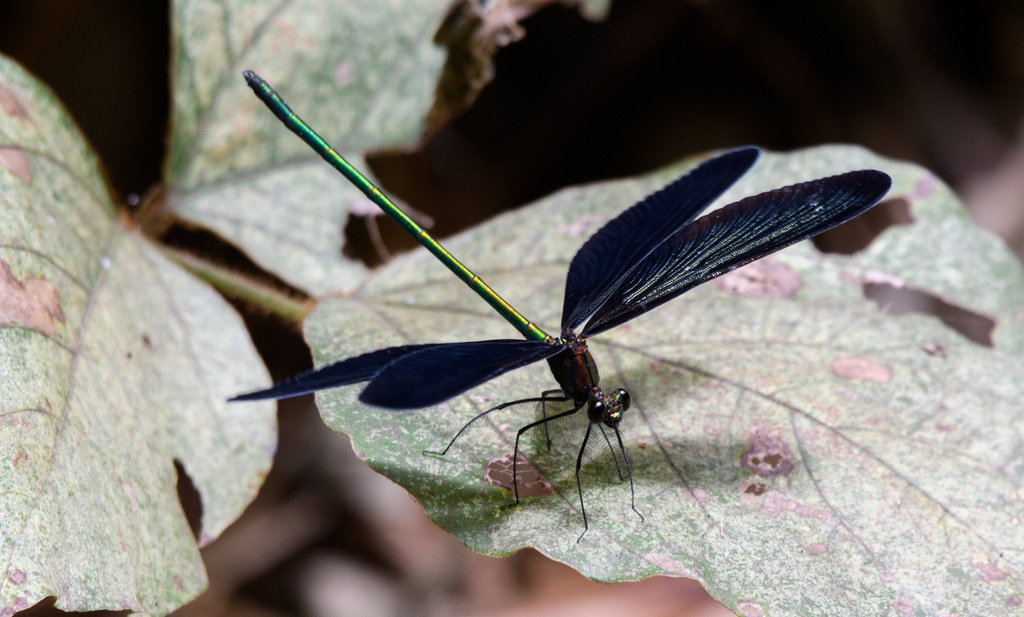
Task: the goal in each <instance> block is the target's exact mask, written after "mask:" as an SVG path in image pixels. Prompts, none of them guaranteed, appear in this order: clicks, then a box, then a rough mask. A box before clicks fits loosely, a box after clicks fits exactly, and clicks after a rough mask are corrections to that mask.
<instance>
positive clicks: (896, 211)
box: [811, 197, 914, 255]
mask: <svg viewBox="0 0 1024 617" xmlns="http://www.w3.org/2000/svg"><path fill="white" fill-rule="evenodd" d="M913 222H914V217H913V215H912V214H911V213H910V202H909V201H907V200H906V199H905V198H903V197H895V198H892V199H886V200H884V201H882V202H881V203H879V204H878V205H877V206H875V207H874V208H871V209H870V210H868V211H867V212H865V213H864V214H862V215H860V216H858V217H857V218H855V219H853V220H851V221H847V222H845V223H843V224H842V225H839V226H838V227H833V228H832V229H830V230H828V231H826V232H824V233H821V234H818V235H817V236H815V237H814V239H813V240H811V242H814V246H816V247H817V248H818V250H819V251H821V252H823V253H837V254H839V255H853V254H854V253H857V252H859V251H863V250H864V249H866V248H867V247H868V246H869V245H870V244H871V243H872V242H873V241H874V240H875V238H877V237H878V236H879V235H881V233H882V232H883V231H885V230H886V229H888V228H890V227H894V226H896V225H909V224H911V223H913Z"/></svg>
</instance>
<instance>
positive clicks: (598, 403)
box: [587, 397, 606, 423]
mask: <svg viewBox="0 0 1024 617" xmlns="http://www.w3.org/2000/svg"><path fill="white" fill-rule="evenodd" d="M605 408H606V406H605V404H604V399H603V398H600V397H595V398H592V399H590V405H589V406H588V407H587V418H589V419H590V421H591V422H594V423H597V422H601V421H603V420H604V410H605Z"/></svg>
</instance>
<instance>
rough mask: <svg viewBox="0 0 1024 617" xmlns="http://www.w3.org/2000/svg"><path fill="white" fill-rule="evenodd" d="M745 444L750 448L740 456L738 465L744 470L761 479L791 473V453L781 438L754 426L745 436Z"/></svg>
mask: <svg viewBox="0 0 1024 617" xmlns="http://www.w3.org/2000/svg"><path fill="white" fill-rule="evenodd" d="M747 443H748V444H750V447H749V448H747V450H746V452H744V453H743V454H742V455H741V456H740V465H742V466H743V467H744V468H746V469H749V470H750V471H752V472H754V473H755V474H757V475H759V476H761V477H762V478H770V477H772V476H779V475H785V474H788V473H789V472H791V471H793V453H792V452H791V451H790V449H789V446H788V445H786V441H785V440H784V439H783V438H782V437H781V436H779V435H773V434H771V433H769V432H768V430H767V429H765V428H763V427H760V426H754V427H752V428H751V429H750V431H749V432H748V434H747ZM763 492H764V491H763V489H762V493H763ZM757 494H758V495H760V494H761V493H757Z"/></svg>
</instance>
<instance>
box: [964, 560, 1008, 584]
mask: <svg viewBox="0 0 1024 617" xmlns="http://www.w3.org/2000/svg"><path fill="white" fill-rule="evenodd" d="M971 567H972V568H974V569H975V570H977V571H978V575H979V576H981V580H983V581H985V582H986V583H992V582H994V581H1004V580H1006V579H1007V578H1009V577H1010V575H1009V574H1007V573H1006V572H1003V571H1002V570H1000V569H999V567H998V566H996V565H995V564H994V563H990V562H984V563H977V562H975V563H972V564H971Z"/></svg>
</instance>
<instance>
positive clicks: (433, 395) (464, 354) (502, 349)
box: [359, 340, 565, 409]
mask: <svg viewBox="0 0 1024 617" xmlns="http://www.w3.org/2000/svg"><path fill="white" fill-rule="evenodd" d="M564 348H565V345H552V344H550V343H545V342H543V341H517V340H496V341H474V342H470V343H447V344H442V345H431V346H429V348H428V349H425V350H423V351H418V352H416V353H411V354H408V355H405V356H403V357H401V358H400V359H398V360H395V361H394V362H392V363H390V364H388V365H387V366H385V367H384V368H383V370H381V371H380V372H379V373H377V374H376V375H375V376H374V378H373V380H372V381H371V382H370V384H369V385H368V386H366V389H365V390H363V393H362V394H360V395H359V400H360V401H362V402H364V403H366V404H368V405H376V406H377V407H385V408H387V409H419V408H420V407H429V406H431V405H437V404H438V403H443V402H445V401H447V400H448V399H450V398H452V397H454V396H458V395H460V394H462V393H463V392H465V391H466V390H469V389H470V388H472V387H474V386H478V385H480V384H482V383H484V382H485V381H487V380H489V379H492V378H494V377H497V376H498V375H501V374H502V373H507V372H508V371H511V370H513V369H517V368H519V367H521V366H526V365H527V364H533V363H534V362H538V361H540V360H543V359H545V358H549V357H551V356H553V355H555V354H557V353H558V352H560V351H562V350H563V349H564Z"/></svg>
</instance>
